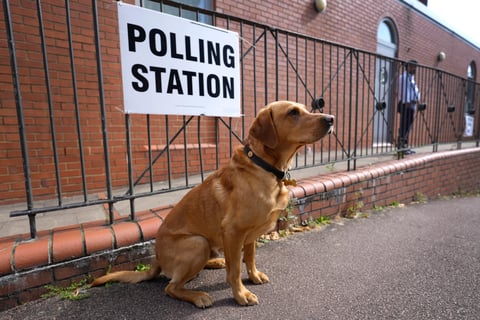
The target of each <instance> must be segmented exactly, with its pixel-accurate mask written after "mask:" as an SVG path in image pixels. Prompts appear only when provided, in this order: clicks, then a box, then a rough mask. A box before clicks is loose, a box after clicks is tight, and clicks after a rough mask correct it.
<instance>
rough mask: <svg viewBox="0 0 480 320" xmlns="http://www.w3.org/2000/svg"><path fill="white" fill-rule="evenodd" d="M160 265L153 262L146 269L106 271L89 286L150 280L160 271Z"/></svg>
mask: <svg viewBox="0 0 480 320" xmlns="http://www.w3.org/2000/svg"><path fill="white" fill-rule="evenodd" d="M161 271H162V270H161V268H160V266H159V265H158V264H157V263H156V262H154V263H153V265H152V266H151V267H150V269H149V270H147V271H117V272H112V273H108V274H106V275H104V276H101V277H100V278H97V279H95V280H94V281H93V283H92V284H91V287H96V286H100V285H102V284H105V283H107V282H126V283H137V282H141V281H146V280H151V279H153V278H156V277H158V275H159V274H160V272H161Z"/></svg>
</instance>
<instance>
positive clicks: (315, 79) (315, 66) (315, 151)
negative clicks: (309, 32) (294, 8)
mask: <svg viewBox="0 0 480 320" xmlns="http://www.w3.org/2000/svg"><path fill="white" fill-rule="evenodd" d="M317 98H318V97H317V40H313V99H317ZM316 153H317V144H316V143H314V144H313V146H312V165H315V160H316Z"/></svg>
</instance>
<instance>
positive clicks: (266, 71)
mask: <svg viewBox="0 0 480 320" xmlns="http://www.w3.org/2000/svg"><path fill="white" fill-rule="evenodd" d="M265 31H267V30H265ZM263 43H264V48H263V50H264V52H263V54H264V55H263V61H264V63H263V65H264V67H263V68H264V70H265V74H264V81H265V82H264V83H265V101H264V105H266V104H267V103H268V39H267V34H265V38H264V39H263Z"/></svg>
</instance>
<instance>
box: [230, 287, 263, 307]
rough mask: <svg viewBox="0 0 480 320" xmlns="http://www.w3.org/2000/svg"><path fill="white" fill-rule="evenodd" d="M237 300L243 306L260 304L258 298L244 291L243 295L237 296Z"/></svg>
mask: <svg viewBox="0 0 480 320" xmlns="http://www.w3.org/2000/svg"><path fill="white" fill-rule="evenodd" d="M235 300H236V301H237V303H238V304H239V305H242V306H254V305H256V304H258V298H257V296H256V295H255V294H253V293H252V292H250V291H248V290H244V291H243V292H242V293H241V294H239V295H238V296H236V297H235Z"/></svg>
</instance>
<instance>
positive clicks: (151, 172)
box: [146, 114, 154, 192]
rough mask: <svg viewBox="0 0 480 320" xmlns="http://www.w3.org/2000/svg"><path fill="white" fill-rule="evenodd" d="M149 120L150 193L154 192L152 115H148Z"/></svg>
mask: <svg viewBox="0 0 480 320" xmlns="http://www.w3.org/2000/svg"><path fill="white" fill-rule="evenodd" d="M146 118H147V144H148V168H149V170H148V176H149V179H148V180H149V185H150V192H152V191H153V189H154V188H153V182H154V181H153V180H154V178H153V162H152V159H153V154H152V124H151V121H150V120H151V116H150V114H147V115H146Z"/></svg>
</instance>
